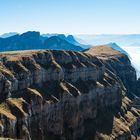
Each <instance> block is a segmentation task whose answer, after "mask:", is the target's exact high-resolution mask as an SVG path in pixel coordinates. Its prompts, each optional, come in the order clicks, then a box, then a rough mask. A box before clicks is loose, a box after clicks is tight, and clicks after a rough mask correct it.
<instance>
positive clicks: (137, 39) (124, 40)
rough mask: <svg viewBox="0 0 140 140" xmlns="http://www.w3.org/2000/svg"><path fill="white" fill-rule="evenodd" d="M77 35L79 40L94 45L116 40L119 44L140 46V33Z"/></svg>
mask: <svg viewBox="0 0 140 140" xmlns="http://www.w3.org/2000/svg"><path fill="white" fill-rule="evenodd" d="M75 37H76V39H77V40H78V42H81V40H84V41H85V42H86V43H88V44H92V45H100V44H108V43H110V42H115V43H117V44H118V45H119V46H134V47H135V46H140V34H126V35H125V34H124V35H123V34H121V35H115V34H101V35H76V36H75ZM79 38H80V39H79ZM82 42H83V41H82Z"/></svg>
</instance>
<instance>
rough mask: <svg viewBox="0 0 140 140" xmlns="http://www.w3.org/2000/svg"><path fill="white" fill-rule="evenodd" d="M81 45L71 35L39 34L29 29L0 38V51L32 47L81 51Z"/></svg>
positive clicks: (30, 48) (29, 48)
mask: <svg viewBox="0 0 140 140" xmlns="http://www.w3.org/2000/svg"><path fill="white" fill-rule="evenodd" d="M4 36H5V37H4ZM6 36H8V37H6ZM81 46H82V45H81V44H80V43H78V42H77V41H76V40H75V39H74V37H73V36H72V35H71V36H68V37H65V35H52V36H41V35H40V33H39V32H35V31H29V32H26V33H23V34H21V35H19V34H14V35H12V34H11V33H9V34H5V35H3V37H1V38H0V51H15V50H32V49H55V50H73V51H82V50H83V48H82V47H81Z"/></svg>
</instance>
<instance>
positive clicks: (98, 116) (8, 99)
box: [0, 50, 140, 140]
mask: <svg viewBox="0 0 140 140" xmlns="http://www.w3.org/2000/svg"><path fill="white" fill-rule="evenodd" d="M113 51H114V52H113V54H112V55H111V56H109V55H106V56H105V57H103V56H99V55H98V56H96V55H95V54H93V53H91V54H90V53H89V52H88V51H87V52H84V53H82V52H73V51H53V50H52V51H49V50H38V51H23V52H19V51H17V52H7V53H1V54H0V83H1V84H0V102H1V103H0V136H1V137H10V138H13V139H24V140H30V139H32V140H59V139H60V140H93V139H106V140H113V139H116V140H125V139H133V138H136V137H138V135H139V130H140V126H139V124H140V122H139V121H140V111H139V110H138V109H136V108H135V107H133V106H132V104H133V103H132V101H131V100H130V99H128V98H127V97H126V94H127V90H129V89H130V88H131V87H130V86H131V85H129V84H127V83H125V81H126V82H129V81H128V80H127V79H126V78H127V76H128V75H131V76H132V79H131V81H133V80H135V70H134V69H133V68H132V67H131V64H130V61H129V59H128V58H127V57H126V56H125V55H123V54H121V53H119V52H115V50H113ZM125 68H128V69H129V68H130V69H129V71H128V73H127V74H126V75H124V73H125ZM120 69H121V71H120V73H118V71H119V70H120ZM121 75H122V76H124V77H121Z"/></svg>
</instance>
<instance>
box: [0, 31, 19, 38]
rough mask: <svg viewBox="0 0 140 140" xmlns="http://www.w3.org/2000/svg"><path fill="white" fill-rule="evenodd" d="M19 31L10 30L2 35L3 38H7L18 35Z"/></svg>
mask: <svg viewBox="0 0 140 140" xmlns="http://www.w3.org/2000/svg"><path fill="white" fill-rule="evenodd" d="M17 34H18V33H16V32H10V33H4V34H2V35H0V37H1V38H7V37H11V36H14V35H17Z"/></svg>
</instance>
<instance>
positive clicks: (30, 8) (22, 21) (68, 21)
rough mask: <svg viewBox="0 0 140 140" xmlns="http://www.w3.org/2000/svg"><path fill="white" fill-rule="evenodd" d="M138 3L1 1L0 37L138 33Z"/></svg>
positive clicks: (114, 0)
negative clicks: (36, 33) (11, 34)
mask: <svg viewBox="0 0 140 140" xmlns="http://www.w3.org/2000/svg"><path fill="white" fill-rule="evenodd" d="M139 26H140V0H0V34H2V33H5V32H13V31H14V32H20V33H22V32H25V31H28V30H35V31H40V32H41V33H70V34H122V33H123V34H131V33H134V34H137V33H140V27H139Z"/></svg>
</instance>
